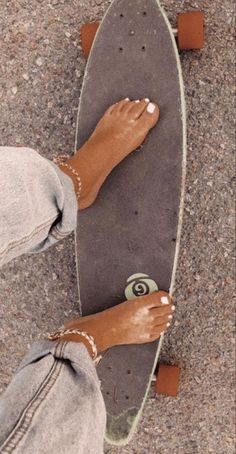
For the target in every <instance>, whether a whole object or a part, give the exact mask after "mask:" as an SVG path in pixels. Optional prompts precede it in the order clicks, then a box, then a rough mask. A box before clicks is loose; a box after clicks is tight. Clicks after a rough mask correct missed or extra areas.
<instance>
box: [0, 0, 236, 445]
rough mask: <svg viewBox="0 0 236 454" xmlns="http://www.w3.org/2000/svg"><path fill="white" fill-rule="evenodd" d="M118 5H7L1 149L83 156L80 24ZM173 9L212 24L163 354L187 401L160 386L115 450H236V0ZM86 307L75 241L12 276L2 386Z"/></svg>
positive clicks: (194, 105)
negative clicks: (76, 150) (194, 12)
mask: <svg viewBox="0 0 236 454" xmlns="http://www.w3.org/2000/svg"><path fill="white" fill-rule="evenodd" d="M108 4H109V2H108V1H104V2H102V1H99V0H68V1H63V0H51V1H49V0H31V1H27V0H17V1H16V0H10V1H7V0H1V6H0V65H1V70H0V103H1V115H0V131H1V135H0V138H1V145H17V146H21V145H24V146H29V147H33V148H35V149H36V150H38V151H39V152H40V153H41V154H42V155H44V156H46V157H48V158H51V157H52V155H53V153H55V152H70V151H72V150H73V145H74V133H75V121H76V113H77V106H78V101H79V96H80V89H81V84H82V79H83V73H84V68H85V60H84V58H83V55H82V52H81V48H80V45H79V26H80V24H81V22H82V21H86V20H94V19H100V18H101V17H102V15H103V13H104V11H105V10H106V8H107V6H108ZM163 5H164V6H165V7H166V11H167V13H168V16H169V18H170V21H171V23H172V24H174V23H175V17H176V13H178V12H180V11H184V10H187V9H189V8H190V9H203V10H205V12H206V27H207V28H206V30H207V42H206V47H205V49H204V51H202V52H199V53H196V52H195V53H191V52H190V53H185V52H183V53H182V54H181V62H182V66H183V75H184V81H185V87H186V101H187V107H188V143H189V145H188V176H187V186H186V202H185V212H184V223H183V235H182V242H181V250H180V259H179V267H178V273H177V289H176V294H175V297H176V299H177V302H178V309H177V311H176V315H175V321H174V323H173V326H172V328H171V330H170V331H169V333H168V335H167V336H166V337H165V343H164V347H163V350H162V359H164V360H165V361H166V362H169V363H173V364H178V365H180V366H181V370H182V376H181V389H180V394H179V397H178V398H177V399H171V398H167V397H160V396H158V397H156V396H155V395H154V392H153V390H151V391H150V394H149V399H148V401H147V404H146V407H145V411H144V414H143V418H142V421H141V424H140V425H139V430H138V433H137V435H136V436H135V437H134V439H133V441H132V442H131V443H130V444H129V445H128V446H127V447H123V448H116V447H106V452H107V453H109V454H111V453H112V454H116V453H122V454H126V453H129V454H133V453H138V454H144V453H148V454H154V453H162V454H163V453H165V454H202V453H215V452H217V453H220V454H233V453H234V452H235V450H234V449H235V448H234V359H235V357H234V352H235V340H234V336H233V329H234V311H233V292H234V279H233V264H234V262H233V252H232V251H233V239H234V222H233V220H234V211H233V209H234V205H233V177H234V165H233V164H234V158H233V150H234V128H233V109H232V96H233V82H234V80H233V78H234V68H233V59H234V55H233V49H234V48H233V37H232V30H233V2H232V1H231V0H224V2H222V1H220V0H215V1H214V2H212V1H210V0H202V1H190V0H187V1H182V0H181V1H177V0H163ZM128 95H129V94H128V93H127V96H128ZM147 96H148V93H147ZM76 307H77V287H76V275H75V258H74V240H73V235H71V237H69V238H68V239H67V240H66V241H64V242H62V243H59V244H58V245H56V247H53V248H52V249H50V250H49V251H47V252H46V253H44V254H42V255H39V256H33V257H22V258H19V259H17V260H14V261H13V262H12V263H10V264H9V265H7V266H5V267H3V268H2V269H1V270H0V317H1V327H0V328H1V339H0V353H1V356H0V375H1V379H0V385H1V391H2V390H4V388H5V387H6V385H7V384H8V382H9V380H10V378H11V376H12V373H13V372H14V370H15V369H16V367H17V365H18V364H19V362H20V360H21V358H22V357H23V355H24V353H25V352H26V350H27V348H28V347H29V346H30V344H31V343H32V342H33V340H35V339H38V338H39V337H40V336H41V335H42V333H45V332H48V331H50V330H51V329H52V327H53V328H54V327H58V326H60V325H61V323H62V321H63V320H64V319H65V318H66V317H72V316H74V315H75V314H76V313H77V312H76ZM95 454H96V453H95Z"/></svg>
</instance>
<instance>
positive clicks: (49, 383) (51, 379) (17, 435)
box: [0, 343, 66, 454]
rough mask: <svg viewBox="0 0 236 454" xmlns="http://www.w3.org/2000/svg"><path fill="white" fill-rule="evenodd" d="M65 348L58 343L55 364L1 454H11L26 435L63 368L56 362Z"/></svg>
mask: <svg viewBox="0 0 236 454" xmlns="http://www.w3.org/2000/svg"><path fill="white" fill-rule="evenodd" d="M65 347H66V344H65V343H59V344H57V346H56V347H55V355H56V354H57V350H58V356H57V358H55V362H54V364H53V365H52V367H51V370H50V371H49V373H48V375H47V376H46V377H45V378H44V380H43V382H42V384H41V385H40V388H39V389H38V390H37V391H36V393H35V395H34V396H33V397H32V399H31V400H30V402H29V403H28V404H27V406H26V408H25V409H24V410H23V411H22V414H21V416H20V417H19V420H18V421H17V423H16V425H15V427H14V428H13V430H12V431H11V433H10V434H9V435H8V438H7V440H6V441H5V442H4V443H3V445H2V447H0V452H1V453H2V454H10V453H12V452H13V450H14V449H15V448H16V447H17V445H18V444H19V443H20V441H21V440H22V438H23V437H24V436H25V435H26V434H27V431H28V429H29V427H30V424H31V422H32V420H33V418H34V416H35V413H36V411H37V410H38V408H39V407H40V405H41V404H42V403H43V401H44V399H45V398H46V397H47V395H48V393H49V391H50V390H51V389H52V387H53V385H54V384H55V382H56V380H57V379H58V377H59V375H60V372H61V370H62V367H63V361H58V359H61V358H62V357H63V353H64V350H65Z"/></svg>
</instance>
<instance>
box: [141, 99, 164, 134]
mask: <svg viewBox="0 0 236 454" xmlns="http://www.w3.org/2000/svg"><path fill="white" fill-rule="evenodd" d="M159 115H160V109H159V107H158V105H157V104H155V103H153V102H149V103H148V105H147V107H146V109H144V111H143V113H142V114H141V116H140V117H139V119H138V120H137V123H138V124H139V127H140V128H141V127H144V128H146V129H148V130H149V129H151V128H153V127H154V126H155V125H156V123H157V121H158V119H159Z"/></svg>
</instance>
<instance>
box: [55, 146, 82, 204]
mask: <svg viewBox="0 0 236 454" xmlns="http://www.w3.org/2000/svg"><path fill="white" fill-rule="evenodd" d="M68 159H69V157H68V156H67V155H65V154H61V155H59V156H54V157H53V162H54V163H55V164H56V165H58V166H61V167H66V168H67V169H68V170H70V172H71V173H73V175H74V176H75V177H76V182H77V186H78V189H77V191H76V197H77V199H78V200H79V198H80V195H81V190H82V182H81V178H80V176H79V174H78V172H77V171H76V170H75V169H74V167H72V166H71V165H70V164H68V163H67V162H66V161H68Z"/></svg>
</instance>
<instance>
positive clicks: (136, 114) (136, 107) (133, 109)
mask: <svg viewBox="0 0 236 454" xmlns="http://www.w3.org/2000/svg"><path fill="white" fill-rule="evenodd" d="M148 104H149V99H147V98H146V99H142V100H141V101H139V100H137V101H134V103H132V105H130V106H129V109H128V113H129V115H131V116H132V118H133V119H134V120H137V119H138V118H140V116H141V115H142V114H143V112H144V111H145V110H146V108H147V105H148Z"/></svg>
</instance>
